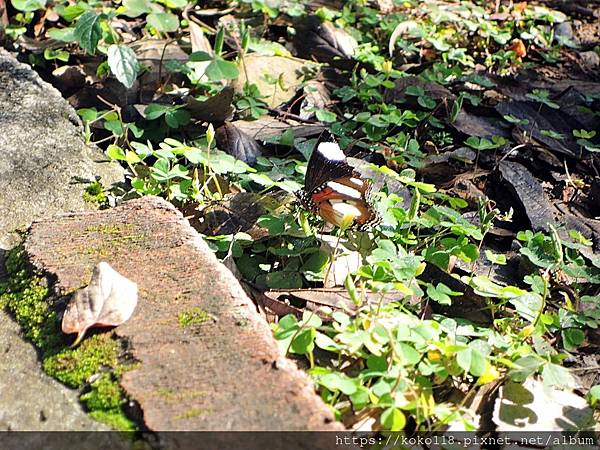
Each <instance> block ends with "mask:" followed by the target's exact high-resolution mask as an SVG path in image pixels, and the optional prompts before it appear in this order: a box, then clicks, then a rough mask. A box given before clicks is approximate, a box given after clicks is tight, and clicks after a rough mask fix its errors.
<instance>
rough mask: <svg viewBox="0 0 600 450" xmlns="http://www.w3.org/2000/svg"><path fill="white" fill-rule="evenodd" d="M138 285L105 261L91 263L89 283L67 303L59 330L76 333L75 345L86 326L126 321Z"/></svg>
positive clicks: (135, 296)
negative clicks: (92, 269) (92, 267)
mask: <svg viewBox="0 0 600 450" xmlns="http://www.w3.org/2000/svg"><path fill="white" fill-rule="evenodd" d="M137 301H138V287H137V284H135V283H134V282H133V281H131V280H129V279H127V278H125V277H124V276H123V275H121V274H120V273H119V272H117V271H116V270H115V269H113V268H112V267H111V266H110V265H109V264H108V263H106V262H100V263H98V264H97V265H96V267H94V272H93V274H92V279H91V281H90V284H89V285H88V286H87V287H85V288H83V289H81V290H79V291H77V292H76V293H75V295H73V298H72V299H71V301H70V302H69V304H68V305H67V309H66V310H65V314H64V316H63V320H62V331H63V333H66V334H71V333H77V339H76V340H75V342H74V343H73V345H74V346H75V345H77V344H78V343H79V342H80V341H81V339H83V336H84V335H85V332H86V331H87V329H88V328H91V327H104V326H118V325H121V324H122V323H124V322H125V321H127V320H128V319H129V318H130V317H131V315H132V314H133V311H134V309H135V307H136V305H137Z"/></svg>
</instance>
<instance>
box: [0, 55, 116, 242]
mask: <svg viewBox="0 0 600 450" xmlns="http://www.w3.org/2000/svg"><path fill="white" fill-rule="evenodd" d="M123 173H124V172H123V169H122V168H121V167H120V166H119V165H118V164H116V163H112V162H109V161H107V158H106V157H105V156H104V155H103V153H102V152H101V151H100V150H99V149H98V148H95V147H91V146H87V145H86V144H85V142H84V139H83V136H82V129H81V122H80V121H79V118H78V116H77V114H76V112H75V111H74V110H73V108H71V106H70V105H69V104H68V103H67V101H66V100H64V99H63V98H62V97H61V95H60V93H59V92H58V91H57V90H56V89H54V88H53V87H52V86H51V85H49V84H48V83H46V82H44V81H42V79H41V78H40V77H39V75H38V74H37V73H36V72H35V71H34V70H33V69H32V68H31V67H29V66H28V65H25V64H21V63H19V62H18V61H17V60H16V59H15V58H14V57H13V56H11V55H10V54H9V53H8V52H7V51H5V50H3V49H2V48H0V248H4V249H7V248H9V247H10V246H11V245H12V244H14V239H11V235H10V234H8V233H9V232H12V231H13V230H15V229H17V228H23V227H26V226H27V225H28V224H29V223H31V222H32V221H33V220H34V219H38V218H41V217H49V216H51V215H53V214H55V213H57V212H62V211H76V210H83V209H85V208H89V207H90V205H87V204H86V203H85V202H84V200H83V197H82V194H83V191H84V189H85V187H86V186H87V185H88V184H89V183H90V182H92V181H94V180H95V179H96V177H100V181H101V182H102V183H103V185H104V186H110V185H111V184H113V183H115V182H118V181H121V180H122V179H123Z"/></svg>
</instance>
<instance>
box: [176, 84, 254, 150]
mask: <svg viewBox="0 0 600 450" xmlns="http://www.w3.org/2000/svg"><path fill="white" fill-rule="evenodd" d="M232 101H233V88H231V87H229V86H226V87H224V88H223V89H222V90H221V92H219V93H218V94H216V95H213V96H212V97H210V98H208V99H206V100H204V101H200V100H196V99H195V98H194V97H192V96H189V97H187V99H186V103H187V110H188V111H189V112H190V114H191V115H192V117H193V118H194V119H196V120H200V121H202V122H223V121H224V120H227V119H228V118H229V117H230V116H231V114H232V113H233V108H232V106H231V102H232ZM223 150H225V149H223ZM225 151H227V150H225ZM245 162H246V161H245Z"/></svg>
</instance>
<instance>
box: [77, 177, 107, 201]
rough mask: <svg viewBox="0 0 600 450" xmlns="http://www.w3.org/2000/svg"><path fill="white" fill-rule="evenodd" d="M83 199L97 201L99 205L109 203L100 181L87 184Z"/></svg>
mask: <svg viewBox="0 0 600 450" xmlns="http://www.w3.org/2000/svg"><path fill="white" fill-rule="evenodd" d="M83 200H84V201H85V202H87V203H95V204H97V205H98V206H106V205H107V204H108V198H107V197H106V194H105V193H104V188H103V187H102V184H101V183H100V182H99V181H94V182H93V183H90V184H88V185H87V186H86V188H85V190H84V191H83Z"/></svg>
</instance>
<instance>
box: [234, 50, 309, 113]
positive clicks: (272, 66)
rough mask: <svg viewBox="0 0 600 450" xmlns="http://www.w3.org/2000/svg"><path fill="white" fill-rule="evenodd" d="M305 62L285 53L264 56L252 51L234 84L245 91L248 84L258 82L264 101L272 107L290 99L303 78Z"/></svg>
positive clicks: (244, 61)
mask: <svg viewBox="0 0 600 450" xmlns="http://www.w3.org/2000/svg"><path fill="white" fill-rule="evenodd" d="M305 64H306V61H304V60H301V59H297V58H286V57H284V56H265V55H258V54H254V53H251V54H249V55H247V56H245V57H244V60H243V65H242V66H240V75H239V77H238V78H237V80H235V82H234V83H233V88H234V89H235V91H236V92H238V93H242V92H243V90H244V86H245V85H246V83H250V84H256V86H257V87H258V90H259V91H260V93H261V94H262V95H263V96H265V98H264V101H265V102H266V103H267V104H268V105H269V106H270V107H272V108H275V107H277V106H279V105H281V104H282V103H285V102H287V101H289V100H290V99H291V98H292V97H294V95H296V90H297V88H298V86H300V84H301V83H302V81H303V79H304V74H303V72H302V70H303V68H304V65H305Z"/></svg>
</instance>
